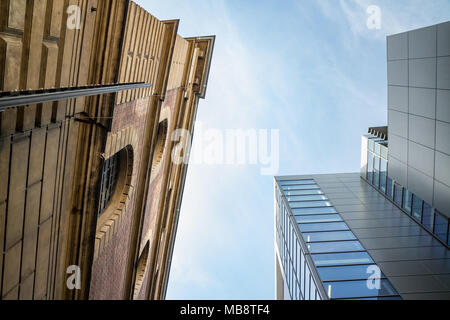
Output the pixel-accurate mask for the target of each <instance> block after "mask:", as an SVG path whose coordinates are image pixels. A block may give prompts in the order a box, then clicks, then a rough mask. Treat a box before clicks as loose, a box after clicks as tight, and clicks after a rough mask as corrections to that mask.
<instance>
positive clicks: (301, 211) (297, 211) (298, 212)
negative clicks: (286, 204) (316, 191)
mask: <svg viewBox="0 0 450 320" xmlns="http://www.w3.org/2000/svg"><path fill="white" fill-rule="evenodd" d="M292 213H293V214H294V215H312V214H326V213H337V211H336V209H335V208H334V207H322V208H320V207H319V208H294V209H292Z"/></svg>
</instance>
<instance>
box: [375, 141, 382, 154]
mask: <svg viewBox="0 0 450 320" xmlns="http://www.w3.org/2000/svg"><path fill="white" fill-rule="evenodd" d="M375 154H377V155H380V154H381V147H380V144H379V143H378V142H375Z"/></svg>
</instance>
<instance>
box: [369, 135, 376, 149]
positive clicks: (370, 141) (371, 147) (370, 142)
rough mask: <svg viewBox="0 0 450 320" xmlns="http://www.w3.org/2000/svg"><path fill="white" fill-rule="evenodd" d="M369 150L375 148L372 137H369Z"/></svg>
mask: <svg viewBox="0 0 450 320" xmlns="http://www.w3.org/2000/svg"><path fill="white" fill-rule="evenodd" d="M369 150H370V151H374V150H375V143H374V141H373V138H372V139H369Z"/></svg>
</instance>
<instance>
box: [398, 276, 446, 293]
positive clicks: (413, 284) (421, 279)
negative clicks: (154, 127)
mask: <svg viewBox="0 0 450 320" xmlns="http://www.w3.org/2000/svg"><path fill="white" fill-rule="evenodd" d="M389 280H390V281H391V283H392V285H393V286H394V287H395V288H396V289H397V291H398V293H400V294H405V293H429V292H443V291H450V288H448V287H447V286H446V285H445V284H444V283H442V282H440V281H438V279H437V278H436V277H434V276H432V275H428V276H408V277H389ZM449 293H450V292H449Z"/></svg>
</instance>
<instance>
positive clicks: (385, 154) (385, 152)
mask: <svg viewBox="0 0 450 320" xmlns="http://www.w3.org/2000/svg"><path fill="white" fill-rule="evenodd" d="M380 149H381V150H380V154H381V157H383V158H384V159H386V160H387V159H388V148H387V147H386V146H383V145H381V148H380Z"/></svg>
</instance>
